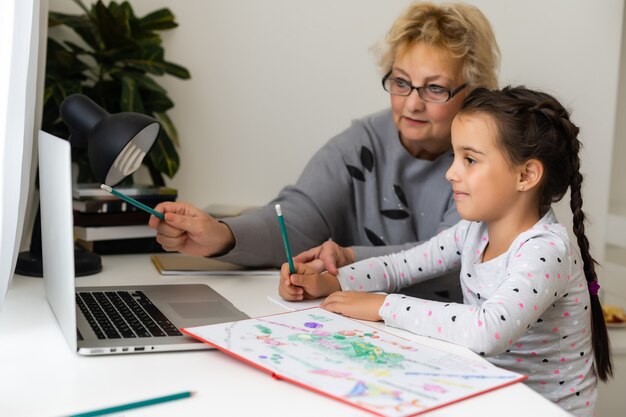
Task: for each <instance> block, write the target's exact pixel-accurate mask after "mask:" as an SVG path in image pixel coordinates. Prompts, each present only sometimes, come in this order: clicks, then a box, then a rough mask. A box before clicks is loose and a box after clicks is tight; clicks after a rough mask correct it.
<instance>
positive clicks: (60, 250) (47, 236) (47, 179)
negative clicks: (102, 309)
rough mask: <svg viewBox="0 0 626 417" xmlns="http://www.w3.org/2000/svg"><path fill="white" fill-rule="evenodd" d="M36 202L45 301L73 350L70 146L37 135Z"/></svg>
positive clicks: (52, 138) (58, 140) (61, 140)
mask: <svg viewBox="0 0 626 417" xmlns="http://www.w3.org/2000/svg"><path fill="white" fill-rule="evenodd" d="M39 200H40V205H41V243H42V254H43V259H42V260H43V280H44V287H45V290H46V296H47V298H48V302H49V303H50V306H51V307H52V311H54V314H55V316H56V318H57V321H58V322H59V325H60V326H61V329H62V331H63V334H64V335H65V338H66V339H67V342H68V343H69V346H70V347H71V348H72V350H74V351H76V350H77V335H76V301H75V277H74V238H73V219H72V161H71V154H70V143H69V142H68V141H66V140H64V139H60V138H58V137H56V136H52V135H50V134H48V133H46V132H43V131H40V132H39Z"/></svg>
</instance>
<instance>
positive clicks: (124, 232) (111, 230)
mask: <svg viewBox="0 0 626 417" xmlns="http://www.w3.org/2000/svg"><path fill="white" fill-rule="evenodd" d="M74 236H75V237H77V238H79V239H83V240H94V241H95V240H108V239H133V238H140V237H154V236H156V230H154V229H152V228H150V227H149V226H148V225H147V224H139V225H129V226H101V227H83V226H74Z"/></svg>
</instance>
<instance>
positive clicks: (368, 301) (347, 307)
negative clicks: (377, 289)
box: [320, 291, 387, 321]
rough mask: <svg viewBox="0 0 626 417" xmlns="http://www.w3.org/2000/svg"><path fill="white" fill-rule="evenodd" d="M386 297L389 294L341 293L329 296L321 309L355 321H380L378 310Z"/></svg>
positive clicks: (321, 305)
mask: <svg viewBox="0 0 626 417" xmlns="http://www.w3.org/2000/svg"><path fill="white" fill-rule="evenodd" d="M385 297H387V294H372V293H367V292H357V291H339V292H336V293H333V294H331V295H329V296H328V297H327V298H326V300H324V301H323V302H322V304H320V307H322V308H323V309H325V310H328V311H332V312H333V313H339V314H343V315H344V316H348V317H352V318H355V319H360V320H369V321H380V320H382V318H381V317H380V315H379V314H378V310H380V308H381V307H382V306H383V303H384V302H385Z"/></svg>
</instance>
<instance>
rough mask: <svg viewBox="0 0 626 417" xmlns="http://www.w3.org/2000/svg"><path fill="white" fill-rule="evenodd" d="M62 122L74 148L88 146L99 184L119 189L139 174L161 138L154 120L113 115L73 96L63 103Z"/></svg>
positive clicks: (92, 102)
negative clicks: (135, 173) (156, 142)
mask: <svg viewBox="0 0 626 417" xmlns="http://www.w3.org/2000/svg"><path fill="white" fill-rule="evenodd" d="M60 112H61V119H63V121H64V122H65V124H66V125H67V126H68V127H69V129H70V142H71V143H72V146H74V147H84V146H85V145H86V146H87V154H88V156H89V163H90V165H91V169H92V170H93V172H94V174H95V175H96V178H97V179H98V181H99V182H101V183H103V184H106V185H108V186H111V187H112V186H115V185H116V184H118V183H119V182H120V181H122V180H123V179H124V178H126V177H127V176H128V175H131V174H132V173H133V172H135V171H136V170H137V169H138V168H139V166H140V165H141V162H142V161H143V158H144V157H145V156H146V154H147V153H148V151H149V150H150V148H152V146H153V145H154V143H155V141H156V139H157V136H158V134H159V129H160V125H159V122H157V121H156V120H155V119H154V118H152V117H150V116H146V115H145V114H140V113H129V112H124V113H116V114H109V113H108V112H107V111H106V110H104V109H103V108H102V107H100V106H98V105H97V104H96V103H95V102H94V101H92V100H91V99H90V98H88V97H87V96H84V95H82V94H73V95H71V96H69V97H67V98H66V99H65V100H64V101H63V103H61V108H60Z"/></svg>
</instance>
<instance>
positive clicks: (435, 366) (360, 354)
mask: <svg viewBox="0 0 626 417" xmlns="http://www.w3.org/2000/svg"><path fill="white" fill-rule="evenodd" d="M182 331H183V332H184V333H187V334H189V335H191V336H194V337H196V338H198V339H199V340H203V341H204V342H206V343H208V344H210V345H212V346H214V347H216V348H217V349H219V350H221V351H223V352H225V353H227V354H229V355H231V356H233V357H234V358H236V359H238V360H241V361H243V362H245V363H247V364H249V365H252V366H254V367H256V368H258V369H260V370H262V371H264V372H266V373H268V374H270V375H271V376H272V377H274V378H275V379H279V380H283V381H286V382H291V383H293V384H295V385H297V386H300V387H303V388H307V389H310V390H312V391H314V392H316V393H318V394H322V395H325V396H328V397H330V398H333V399H336V400H338V401H341V402H343V403H345V404H348V405H351V406H353V407H357V408H360V409H362V410H364V411H368V412H370V413H372V414H375V415H377V416H384V417H409V416H416V415H419V414H422V413H426V412H428V411H430V410H433V409H436V408H439V407H443V406H445V405H448V404H453V403H455V402H458V401H461V400H463V399H466V398H470V397H474V396H477V395H480V394H484V393H486V392H489V391H492V390H495V389H498V388H502V387H505V386H508V385H511V384H515V383H517V382H520V381H523V380H525V379H526V376H525V375H521V374H518V373H515V372H511V371H508V370H505V369H502V368H498V367H496V366H494V365H492V364H490V363H489V362H487V361H485V360H484V359H482V358H478V357H477V358H475V359H474V358H470V357H467V356H464V355H463V356H462V355H459V354H455V353H452V352H449V351H445V350H439V349H435V348H434V347H431V346H427V345H424V344H420V343H416V342H412V341H409V340H407V339H404V338H402V337H399V336H395V335H393V334H391V333H387V332H386V331H384V330H380V329H376V328H374V327H371V326H369V325H367V324H364V323H362V322H359V321H356V320H352V319H349V318H347V317H344V316H341V315H338V314H334V313H331V312H329V311H326V310H323V309H321V308H317V307H316V308H310V309H306V310H297V311H293V312H289V313H283V314H276V315H272V316H265V317H258V318H253V319H248V320H240V321H237V322H233V323H220V324H212V325H208V326H199V327H193V328H185V329H182ZM268 383H271V382H268ZM346 414H349V413H348V412H346Z"/></svg>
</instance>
